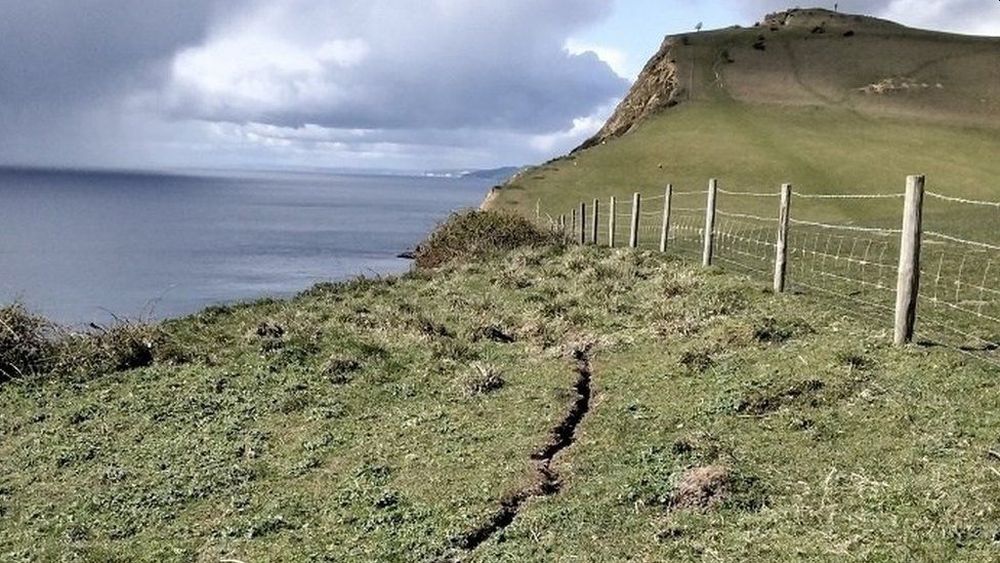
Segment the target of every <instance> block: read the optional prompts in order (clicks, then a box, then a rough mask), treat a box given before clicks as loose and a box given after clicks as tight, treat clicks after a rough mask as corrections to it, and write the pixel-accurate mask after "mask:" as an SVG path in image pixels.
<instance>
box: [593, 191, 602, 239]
mask: <svg viewBox="0 0 1000 563" xmlns="http://www.w3.org/2000/svg"><path fill="white" fill-rule="evenodd" d="M600 220H601V200H599V199H597V198H594V222H593V223H592V224H591V225H590V242H592V243H594V244H595V245H596V244H597V232H598V231H599V230H600V223H599V221H600Z"/></svg>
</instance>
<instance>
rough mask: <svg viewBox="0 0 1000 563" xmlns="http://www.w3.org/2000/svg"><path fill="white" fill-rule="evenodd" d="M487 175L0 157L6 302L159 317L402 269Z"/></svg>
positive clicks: (78, 320)
mask: <svg viewBox="0 0 1000 563" xmlns="http://www.w3.org/2000/svg"><path fill="white" fill-rule="evenodd" d="M495 182H496V180H495V179H484V178H470V177H426V176H400V175H360V174H338V173H329V172H315V171H294V172H288V171H281V172H271V171H268V172H258V171H254V172H185V173H145V172H103V171H101V172H96V171H71V170H39V169H0V305H3V304H8V303H12V302H15V301H17V302H20V303H22V304H23V305H25V306H26V307H27V308H28V309H29V310H31V311H32V312H34V313H37V314H42V315H44V316H46V317H48V318H49V319H51V320H53V321H56V322H58V323H60V324H63V325H65V326H69V327H75V326H83V325H87V324H89V323H96V324H99V325H103V324H106V323H109V322H112V321H113V320H115V319H128V320H142V321H156V320H161V319H164V318H172V317H179V316H183V315H187V314H190V313H194V312H196V311H198V310H200V309H202V308H204V307H206V306H209V305H216V304H228V303H234V302H241V301H247V300H253V299H258V298H263V297H287V296H291V295H294V294H295V293H298V292H300V291H302V290H305V289H307V288H309V287H311V286H312V285H314V284H316V283H317V282H322V281H336V280H344V279H348V278H352V277H357V276H368V277H372V276H386V275H393V274H399V273H402V272H405V271H406V270H407V269H408V268H409V267H410V262H409V261H408V260H405V259H401V258H399V257H398V255H399V254H400V253H402V252H405V251H407V250H410V249H413V248H414V247H415V246H416V245H417V244H418V243H419V242H420V241H421V240H423V238H424V237H425V236H426V235H427V234H428V233H429V232H430V231H431V230H432V229H433V228H434V227H435V225H437V224H439V223H440V222H441V221H443V220H445V219H446V218H447V216H448V215H449V214H450V213H452V212H454V211H459V210H462V209H467V208H472V207H475V206H477V205H478V204H479V203H480V201H481V200H482V199H483V197H484V196H485V194H486V192H487V191H488V189H489V187H490V186H491V185H492V184H494V183H495Z"/></svg>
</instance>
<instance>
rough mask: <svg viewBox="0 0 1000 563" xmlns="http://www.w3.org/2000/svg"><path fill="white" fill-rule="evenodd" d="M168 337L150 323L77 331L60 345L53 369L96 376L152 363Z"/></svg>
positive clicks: (61, 341) (124, 324)
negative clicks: (88, 331)
mask: <svg viewBox="0 0 1000 563" xmlns="http://www.w3.org/2000/svg"><path fill="white" fill-rule="evenodd" d="M164 339H165V335H164V334H163V332H162V331H161V330H160V329H158V328H156V327H154V326H150V325H146V324H141V323H127V322H123V323H120V324H118V325H115V326H113V327H111V328H107V329H102V330H101V331H100V332H95V333H90V334H74V335H70V336H67V337H65V338H63V339H62V340H60V341H59V342H58V344H57V362H56V365H55V366H54V368H53V369H54V371H57V372H60V373H67V374H69V373H73V374H77V375H82V376H97V375H103V374H108V373H114V372H118V371H126V370H130V369H136V368H141V367H146V366H150V365H152V364H153V361H154V359H155V357H154V353H153V352H154V349H156V348H157V347H159V346H158V345H159V344H161V343H162V342H163V341H164Z"/></svg>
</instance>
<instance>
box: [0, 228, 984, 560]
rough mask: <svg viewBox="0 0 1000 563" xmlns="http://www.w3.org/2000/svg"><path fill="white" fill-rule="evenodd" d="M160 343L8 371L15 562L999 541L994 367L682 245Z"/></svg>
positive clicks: (889, 547) (575, 259) (817, 552)
mask: <svg viewBox="0 0 1000 563" xmlns="http://www.w3.org/2000/svg"><path fill="white" fill-rule="evenodd" d="M154 332H156V333H157V336H156V337H155V338H153V339H151V340H150V341H149V342H150V344H149V345H148V346H149V354H148V356H149V358H148V362H143V363H142V365H143V366H144V367H138V368H135V369H125V370H124V371H119V369H120V366H119V368H115V367H114V366H113V365H108V366H106V368H104V369H100V370H98V369H96V368H94V369H88V370H83V371H75V372H74V371H65V366H63V367H62V368H58V369H57V370H56V371H55V372H52V373H49V374H39V375H38V376H31V377H25V378H23V379H16V380H14V381H9V382H7V383H5V384H2V385H0V436H2V440H0V559H2V560H4V561H36V560H45V561H52V560H62V561H94V562H98V561H99V562H109V561H150V562H152V561H156V562H172V561H177V562H187V561H204V562H209V561H212V562H214V561H219V560H223V559H234V560H239V561H245V562H252V561H279V560H280V561H348V560H351V561H446V560H462V561H570V560H579V561H623V560H651V561H662V560H700V559H703V558H705V557H711V558H713V559H719V560H730V561H738V560H744V561H745V560H804V559H808V560H833V559H842V558H845V557H850V558H854V559H865V560H900V559H917V560H969V561H972V560H983V561H985V560H990V559H995V558H996V556H997V547H996V546H997V543H996V540H997V537H1000V536H998V534H1000V514H998V508H997V507H998V506H1000V478H998V477H997V476H998V475H1000V457H997V456H998V455H1000V454H997V453H996V452H997V451H998V450H1000V442H998V441H1000V435H998V434H997V430H996V429H997V428H998V427H1000V418H998V416H1000V403H998V399H997V395H996V393H993V392H992V390H993V389H994V388H995V386H996V375H997V374H996V371H995V370H993V369H990V368H989V366H988V365H986V364H983V363H981V362H978V361H976V360H974V359H971V358H968V357H965V356H961V355H956V354H953V353H951V352H950V351H948V350H944V349H939V348H913V349H897V348H893V347H891V346H890V345H888V344H887V341H888V338H887V335H886V334H885V332H884V331H882V330H879V329H878V328H872V327H866V326H859V325H858V323H856V322H854V321H853V320H851V319H850V318H845V317H843V316H842V315H840V314H838V313H837V312H835V311H831V310H830V309H829V308H828V307H826V306H824V305H822V304H819V303H817V302H815V301H814V300H812V299H810V298H807V297H803V296H795V295H785V296H775V295H773V294H771V293H769V292H766V291H764V290H763V288H762V287H759V286H755V285H754V284H752V283H750V282H749V281H748V280H747V279H745V278H742V277H739V276H734V275H731V274H722V273H720V272H718V271H713V270H703V269H701V268H693V267H691V266H689V265H686V264H684V263H681V262H678V261H677V260H676V259H674V258H670V257H667V256H664V255H661V254H659V253H649V252H630V251H623V250H618V251H614V252H612V251H607V250H602V249H597V248H580V247H573V248H560V247H559V246H533V247H532V246H529V247H523V248H520V249H518V250H514V251H512V252H510V253H508V254H506V255H503V256H498V257H494V258H490V259H485V260H478V259H477V260H471V261H470V260H468V259H461V260H458V261H454V260H453V261H451V262H449V263H447V264H445V265H443V266H442V267H441V268H440V269H438V270H436V271H423V270H422V271H418V272H415V273H413V274H410V275H407V276H404V277H402V278H399V279H386V280H369V281H363V280H361V281H355V282H350V283H344V284H327V285H321V286H317V287H316V288H314V289H312V290H310V291H308V292H306V293H304V294H302V295H300V296H299V297H297V298H295V299H292V300H290V301H282V302H279V301H261V302H258V303H252V304H248V305H241V306H233V307H216V308H213V309H209V310H206V311H204V312H203V313H200V314H198V315H195V316H192V317H190V318H186V319H181V320H177V321H171V322H168V323H165V324H164V325H162V326H159V327H154ZM147 364H148V365H147Z"/></svg>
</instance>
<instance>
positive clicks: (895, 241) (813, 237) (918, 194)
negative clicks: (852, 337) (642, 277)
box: [550, 177, 1000, 366]
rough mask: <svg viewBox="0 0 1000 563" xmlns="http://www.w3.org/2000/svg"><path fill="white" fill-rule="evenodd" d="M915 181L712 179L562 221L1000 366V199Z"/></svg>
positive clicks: (603, 205) (594, 206) (591, 208)
mask: <svg viewBox="0 0 1000 563" xmlns="http://www.w3.org/2000/svg"><path fill="white" fill-rule="evenodd" d="M917 178H919V180H916V179H917ZM910 180H911V181H912V182H919V185H918V184H916V183H913V184H911V185H909V186H908V189H907V192H905V193H904V192H900V193H808V194H806V193H798V192H796V191H794V190H792V189H791V186H786V187H783V188H782V191H775V192H767V191H751V190H729V189H721V188H718V187H717V183H716V182H715V181H714V180H713V181H712V182H711V183H710V185H709V189H707V190H694V191H677V190H673V188H672V187H668V188H667V190H666V191H665V193H664V194H663V195H657V196H654V197H641V196H639V195H638V194H635V195H633V196H632V197H628V198H611V199H610V200H609V201H606V202H597V201H595V202H593V203H591V204H589V205H581V206H580V207H579V208H577V209H574V210H573V212H572V213H571V214H570V215H571V219H567V215H559V216H558V217H559V219H558V220H559V223H558V224H557V227H558V228H562V229H563V231H564V232H565V233H566V236H567V237H568V238H571V239H572V240H574V241H576V242H582V243H585V244H600V245H603V246H615V247H629V246H634V247H635V248H655V249H659V250H663V251H668V252H671V253H674V254H678V255H682V256H686V257H690V258H694V259H701V260H702V262H703V263H704V264H705V265H713V264H717V265H719V266H723V267H727V268H732V269H734V270H738V271H741V272H743V273H746V274H749V275H751V276H754V277H757V278H763V279H768V280H771V281H773V283H774V287H775V290H776V291H783V290H785V289H786V288H788V289H791V290H793V291H799V292H806V293H812V294H816V295H820V296H825V297H828V298H830V303H832V305H833V306H835V307H838V308H842V309H844V310H846V311H848V312H850V313H852V314H854V315H856V316H858V317H859V318H862V319H865V320H866V321H870V322H871V323H873V324H877V325H878V326H884V327H886V329H887V330H889V329H894V330H895V334H896V340H897V342H901V341H906V342H908V341H910V340H912V339H915V340H916V341H917V342H918V343H921V344H923V345H943V346H948V347H951V348H954V349H957V350H959V351H961V352H964V353H967V354H972V355H974V356H976V357H977V358H980V359H983V360H985V361H987V362H989V363H992V364H994V365H997V366H1000V202H995V201H985V200H977V199H966V198H960V197H955V196H951V195H944V194H942V193H939V192H938V191H934V190H931V189H924V179H923V178H922V177H911V179H910ZM911 187H912V188H913V190H912V191H911V190H910V188H911ZM783 191H784V192H786V193H784V194H783ZM783 195H784V197H783ZM712 203H714V205H712ZM914 213H915V215H914ZM900 217H903V218H904V220H903V221H902V228H901V227H900V223H901V221H900ZM550 220H552V221H553V222H555V220H553V219H550ZM907 240H909V241H910V242H911V243H915V247H914V244H906V242H907ZM914 311H915V312H916V313H915V316H914ZM901 331H902V332H901ZM907 331H908V332H907ZM901 335H902V337H901ZM914 335H915V336H914ZM901 338H902V340H901Z"/></svg>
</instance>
